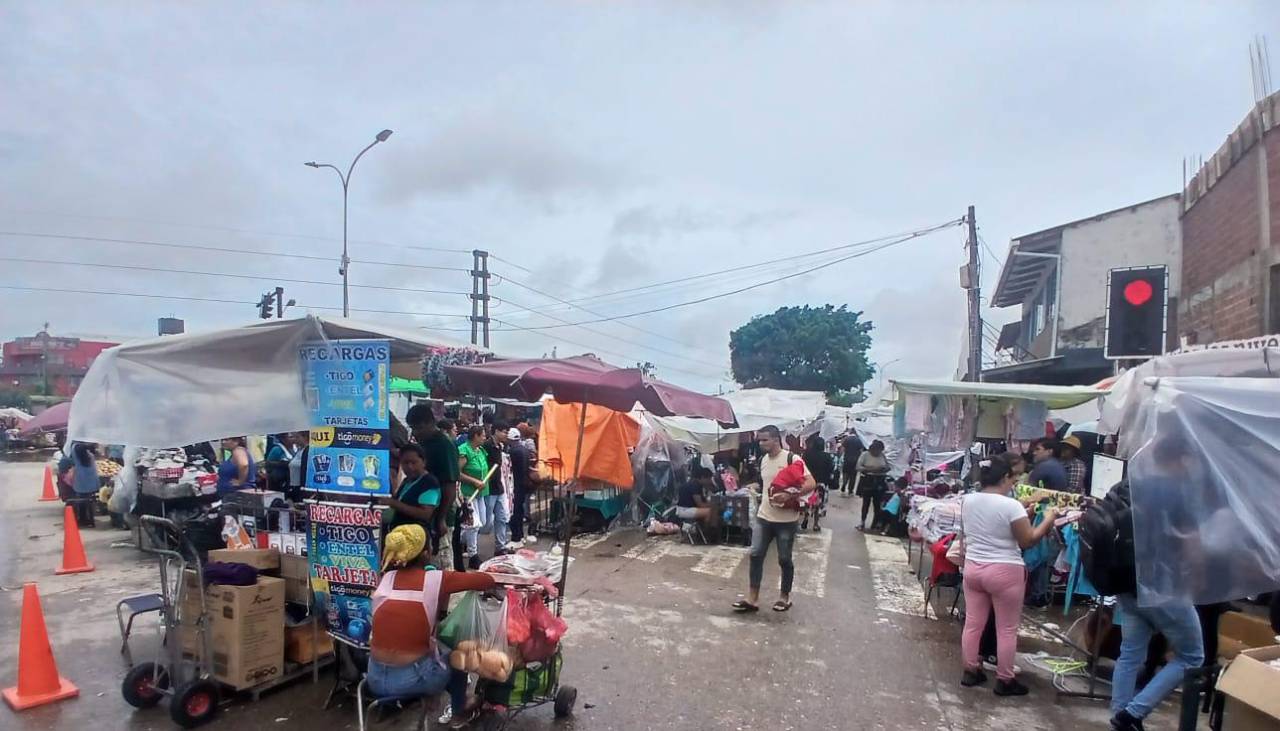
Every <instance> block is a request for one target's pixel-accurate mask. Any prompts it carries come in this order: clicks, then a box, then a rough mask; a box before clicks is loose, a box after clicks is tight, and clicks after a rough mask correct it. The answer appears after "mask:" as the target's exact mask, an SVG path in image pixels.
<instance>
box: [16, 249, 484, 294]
mask: <svg viewBox="0 0 1280 731" xmlns="http://www.w3.org/2000/svg"><path fill="white" fill-rule="evenodd" d="M0 261H10V262H17V263H19V264H50V265H61V266H75V267H96V268H99V269H124V270H129V271H142V272H162V273H165V274H193V275H197V276H202V277H227V278H231V279H254V280H260V281H271V282H287V283H289V284H318V285H322V286H325V287H341V286H342V283H341V282H325V281H320V280H316V279H289V278H285V277H277V276H264V275H258V274H235V273H231V272H208V271H202V270H197V269H167V268H164V267H151V266H141V265H135V264H103V263H98V262H87V261H59V260H56V259H31V258H25V257H18V256H0ZM350 286H351V287H352V288H353V289H381V290H386V291H389V292H413V293H414V294H457V295H465V294H467V293H466V292H462V291H458V290H445V289H417V288H414V287H391V286H384V285H379V284H352V285H350Z"/></svg>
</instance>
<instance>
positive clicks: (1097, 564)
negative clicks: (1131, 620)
mask: <svg viewBox="0 0 1280 731" xmlns="http://www.w3.org/2000/svg"><path fill="white" fill-rule="evenodd" d="M1077 527H1078V529H1079V531H1080V566H1081V568H1082V569H1083V570H1084V575H1085V577H1086V578H1087V579H1089V583H1091V584H1093V586H1094V588H1095V589H1097V590H1098V592H1099V593H1101V594H1102V595H1104V596H1115V595H1116V594H1132V593H1135V592H1136V591H1137V589H1138V574H1137V563H1136V562H1135V559H1134V552H1133V503H1132V502H1131V500H1130V498H1129V481H1128V480H1124V481H1122V482H1121V483H1120V484H1118V485H1116V486H1115V487H1113V488H1111V492H1108V493H1107V496H1106V497H1105V498H1103V499H1102V500H1099V501H1098V502H1096V503H1094V504H1093V505H1091V506H1089V508H1088V509H1087V510H1085V512H1084V515H1082V516H1080V522H1079V524H1078V526H1077Z"/></svg>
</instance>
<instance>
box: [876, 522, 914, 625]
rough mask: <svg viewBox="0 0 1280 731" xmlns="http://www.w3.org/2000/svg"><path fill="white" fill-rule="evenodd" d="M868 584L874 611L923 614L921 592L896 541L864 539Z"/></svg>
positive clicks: (900, 543) (897, 540) (900, 544)
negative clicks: (868, 573)
mask: <svg viewBox="0 0 1280 731" xmlns="http://www.w3.org/2000/svg"><path fill="white" fill-rule="evenodd" d="M866 541H867V558H868V559H869V560H870V562H871V581H872V584H873V585H874V586H875V591H876V609H880V610H882V611H885V612H893V613H895V614H910V615H914V616H916V617H919V616H922V615H923V614H924V590H923V589H922V588H921V586H920V582H919V581H917V580H916V577H915V574H914V573H912V571H911V566H910V564H909V563H908V562H907V554H906V551H905V550H904V549H903V547H902V541H901V540H899V539H897V538H882V537H880V536H866Z"/></svg>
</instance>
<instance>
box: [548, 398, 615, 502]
mask: <svg viewBox="0 0 1280 731" xmlns="http://www.w3.org/2000/svg"><path fill="white" fill-rule="evenodd" d="M581 419H582V404H562V403H560V402H558V401H555V400H554V399H547V400H545V401H543V402H542V426H541V427H540V428H539V430H538V459H539V460H540V462H541V464H540V467H539V469H540V470H541V472H542V474H543V476H545V477H552V478H555V479H558V480H561V481H568V480H570V479H572V478H573V463H574V457H575V455H576V454H577V447H578V424H579V423H580V421H581ZM639 441H640V425H639V424H637V423H636V422H635V420H634V419H632V418H631V417H630V416H627V415H626V414H624V413H622V412H620V411H614V410H612V409H606V408H605V407H603V406H596V405H595V404H587V428H586V431H585V432H584V433H583V437H582V467H581V468H580V470H579V471H580V473H581V475H582V477H583V478H589V479H594V480H600V481H601V482H607V483H609V484H611V485H614V486H617V487H626V488H630V487H632V485H633V483H634V479H633V478H632V475H631V456H630V454H629V451H628V450H630V449H631V448H633V447H635V445H636V443H637V442H639Z"/></svg>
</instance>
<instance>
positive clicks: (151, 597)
mask: <svg viewBox="0 0 1280 731" xmlns="http://www.w3.org/2000/svg"><path fill="white" fill-rule="evenodd" d="M125 608H128V610H129V621H128V622H127V623H126V622H125V619H124V613H123V612H122V611H121V610H123V609H125ZM161 609H164V597H162V596H160V595H159V594H139V595H138V596H131V597H126V598H124V599H121V600H120V603H119V604H116V622H117V623H118V624H119V625H120V654H121V655H124V661H125V664H127V665H129V666H130V667H133V653H132V652H130V651H129V635H130V634H132V633H133V620H134V619H136V618H137V617H138V615H139V614H147V613H148V612H158V611H160V610H161Z"/></svg>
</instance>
